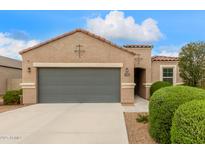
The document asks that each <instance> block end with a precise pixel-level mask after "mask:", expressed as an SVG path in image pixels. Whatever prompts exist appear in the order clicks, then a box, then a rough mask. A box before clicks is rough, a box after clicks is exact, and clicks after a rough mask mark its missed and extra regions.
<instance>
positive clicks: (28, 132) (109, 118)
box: [0, 103, 128, 144]
mask: <svg viewBox="0 0 205 154" xmlns="http://www.w3.org/2000/svg"><path fill="white" fill-rule="evenodd" d="M0 143H80V144H81V143H93V144H95V143H102V144H104V143H108V144H109V143H128V139H127V133H126V126H125V122H124V116H123V108H122V106H121V105H120V103H73V104H71V103H69V104H36V105H31V106H28V107H24V108H19V109H17V110H13V111H8V112H4V113H0Z"/></svg>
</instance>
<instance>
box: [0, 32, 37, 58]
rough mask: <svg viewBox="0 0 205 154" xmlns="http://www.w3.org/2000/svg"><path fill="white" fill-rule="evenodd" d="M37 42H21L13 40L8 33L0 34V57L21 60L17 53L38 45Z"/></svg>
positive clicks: (20, 40)
mask: <svg viewBox="0 0 205 154" xmlns="http://www.w3.org/2000/svg"><path fill="white" fill-rule="evenodd" d="M38 43H39V41H37V40H22V39H17V38H13V37H12V34H10V33H2V32H0V55H2V56H6V57H10V58H15V59H21V57H20V55H19V51H21V50H22V49H25V48H28V47H31V46H33V45H36V44H38Z"/></svg>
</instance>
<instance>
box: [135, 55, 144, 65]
mask: <svg viewBox="0 0 205 154" xmlns="http://www.w3.org/2000/svg"><path fill="white" fill-rule="evenodd" d="M142 59H143V58H141V57H140V54H136V57H135V60H136V62H137V64H140V61H141V60H142Z"/></svg>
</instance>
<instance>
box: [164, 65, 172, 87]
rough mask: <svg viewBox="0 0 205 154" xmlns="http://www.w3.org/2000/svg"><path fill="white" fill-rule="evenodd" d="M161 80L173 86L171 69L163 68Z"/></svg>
mask: <svg viewBox="0 0 205 154" xmlns="http://www.w3.org/2000/svg"><path fill="white" fill-rule="evenodd" d="M162 80H163V81H167V82H170V83H172V84H173V68H163V76H162Z"/></svg>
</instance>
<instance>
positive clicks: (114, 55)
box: [22, 32, 134, 104]
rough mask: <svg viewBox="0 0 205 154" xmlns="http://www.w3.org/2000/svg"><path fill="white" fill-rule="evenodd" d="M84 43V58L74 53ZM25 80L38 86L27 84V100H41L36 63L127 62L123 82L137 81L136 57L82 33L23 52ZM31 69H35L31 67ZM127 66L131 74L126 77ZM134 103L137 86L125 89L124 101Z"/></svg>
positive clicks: (122, 73)
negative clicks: (135, 71) (38, 92)
mask: <svg viewBox="0 0 205 154" xmlns="http://www.w3.org/2000/svg"><path fill="white" fill-rule="evenodd" d="M78 44H80V45H83V47H82V50H85V52H84V53H82V56H81V58H79V57H78V54H77V53H75V52H74V50H76V45H78ZM22 59H23V64H22V68H23V76H22V82H23V83H28V84H30V83H34V84H35V85H34V86H27V87H26V86H24V88H23V103H25V104H27V103H37V97H38V96H37V86H38V83H37V68H35V67H33V63H123V67H122V69H121V83H133V82H134V78H133V77H134V56H133V54H131V53H129V52H125V51H123V50H121V49H118V48H116V47H113V46H111V45H109V44H107V43H105V42H102V41H100V40H97V39H96V38H93V37H90V36H88V35H86V34H84V33H82V32H76V33H74V34H72V35H70V36H67V37H64V38H61V39H59V40H56V41H54V42H51V43H49V44H46V45H44V46H41V47H39V48H36V49H33V50H31V51H28V52H25V53H23V54H22ZM28 67H30V68H31V72H30V73H29V72H28V71H27V68H28ZM125 68H128V69H129V72H130V76H124V72H125ZM133 102H134V86H127V87H124V88H121V103H124V104H130V103H133Z"/></svg>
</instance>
